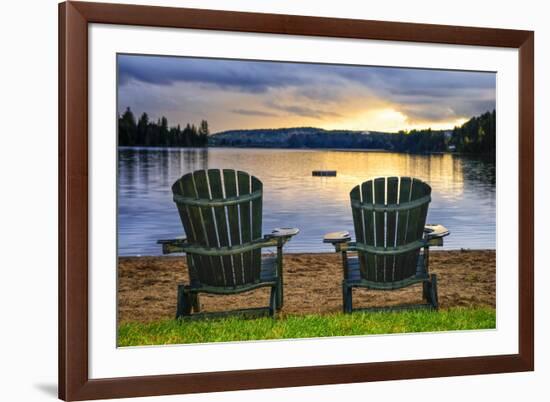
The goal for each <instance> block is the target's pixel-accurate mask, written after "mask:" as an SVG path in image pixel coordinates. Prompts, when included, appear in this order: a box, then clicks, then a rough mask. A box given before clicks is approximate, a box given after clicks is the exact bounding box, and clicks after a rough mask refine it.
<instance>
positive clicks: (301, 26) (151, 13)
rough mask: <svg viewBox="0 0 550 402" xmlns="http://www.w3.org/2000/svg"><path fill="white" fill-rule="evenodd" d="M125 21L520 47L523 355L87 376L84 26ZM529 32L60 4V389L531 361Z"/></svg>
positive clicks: (341, 377)
mask: <svg viewBox="0 0 550 402" xmlns="http://www.w3.org/2000/svg"><path fill="white" fill-rule="evenodd" d="M90 23H102V24H121V25H136V26H153V27H172V28H191V29H206V30H221V31H241V32H258V33H274V34H289V35H308V36H321V37H339V38H356V39H375V40H391V41H408V42H424V43H444V44H458V45H475V46H492V47H507V48H515V49H519V82H518V85H519V102H518V110H519V127H518V130H519V149H518V152H519V183H518V185H519V227H521V228H522V235H521V236H519V260H518V270H519V287H518V292H519V353H518V354H511V355H499V356H478V357H461V358H446V359H430V360H415V361H400V362H379V363H361V364H345V365H326V366H313V367H293V368H277V369H260V370H243V371H229V372H213V373H196V374H173V375H159V376H140V377H124V378H122V377H121V378H106V379H89V376H88V307H89V306H88V24H90ZM533 63H534V33H533V32H532V31H519V30H508V29H489V28H471V27H459V26H444V25H427V24H411V23H396V22H382V21H363V20H344V19H333V18H319V17H305V16H290V15H277V14H256V13H244V12H227V11H214V10H197V9H184V8H168V7H152V6H135V5H120V4H104V3H81V2H66V3H62V4H60V5H59V397H60V398H61V399H64V400H83V399H99V398H115V397H117V398H119V397H137V396H148V395H168V394H178V393H194V392H212V391H228V390H242V389H254V388H276V387H293V386H304V385H320V384H338V383H352V382H364V381H381V380H396V379H410V378H427V377H443V376H457V375H471V374H484V373H504V372H518V371H532V370H533V369H534V296H533V290H534V274H533V258H534V249H533V244H534V229H533V225H534V200H533V197H534V156H533V152H534V133H533V131H534V64H533Z"/></svg>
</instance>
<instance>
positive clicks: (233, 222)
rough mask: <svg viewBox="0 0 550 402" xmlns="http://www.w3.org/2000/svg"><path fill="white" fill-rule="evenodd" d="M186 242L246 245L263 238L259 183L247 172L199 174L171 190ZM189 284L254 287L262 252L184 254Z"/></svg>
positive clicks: (191, 175) (187, 178)
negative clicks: (196, 282) (189, 279)
mask: <svg viewBox="0 0 550 402" xmlns="http://www.w3.org/2000/svg"><path fill="white" fill-rule="evenodd" d="M172 190H173V193H174V201H175V202H176V205H177V207H178V211H179V214H180V218H181V221H182V224H183V227H184V230H185V233H186V235H187V238H188V242H189V243H191V244H196V245H197V246H202V247H209V248H221V247H231V246H236V245H246V244H248V243H250V242H252V241H254V240H258V239H259V238H261V231H262V216H261V215H262V207H261V205H262V193H261V192H262V184H261V182H260V181H259V180H258V179H257V178H255V177H251V176H250V175H249V174H248V173H245V172H236V171H234V170H230V169H224V170H223V172H220V171H219V170H217V169H209V170H197V171H195V172H193V173H189V174H186V175H184V176H183V177H181V178H180V179H179V180H178V181H176V183H174V185H173V187H172ZM187 256H188V262H189V263H190V264H192V265H193V267H191V266H190V276H191V282H192V283H193V281H194V280H195V281H198V282H200V283H201V284H204V285H209V286H218V287H234V286H239V285H247V284H251V283H256V282H258V281H259V279H260V270H261V252H260V250H257V251H256V250H254V251H248V252H243V253H237V254H233V255H224V256H222V255H219V256H199V255H193V254H189V253H188V254H187Z"/></svg>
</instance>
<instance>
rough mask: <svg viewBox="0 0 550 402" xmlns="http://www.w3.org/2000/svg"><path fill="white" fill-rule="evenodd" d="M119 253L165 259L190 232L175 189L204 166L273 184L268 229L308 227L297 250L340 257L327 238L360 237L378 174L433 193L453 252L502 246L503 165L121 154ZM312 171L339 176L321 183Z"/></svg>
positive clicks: (359, 157) (435, 159) (466, 160)
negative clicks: (164, 244)
mask: <svg viewBox="0 0 550 402" xmlns="http://www.w3.org/2000/svg"><path fill="white" fill-rule="evenodd" d="M118 152H119V159H118V171H119V187H118V188H119V192H118V247H119V255H123V256H127V255H159V254H161V249H160V246H159V245H157V244H156V241H157V240H158V239H164V238H172V237H174V236H181V235H183V234H184V233H183V227H182V225H181V222H180V219H179V215H178V212H177V210H176V207H175V204H174V202H173V201H172V193H171V188H170V187H171V185H172V183H173V182H174V181H176V180H177V179H178V178H179V177H180V176H182V175H183V174H185V173H188V172H191V171H193V170H197V169H207V168H209V169H212V168H215V169H222V168H227V169H238V170H243V171H246V172H248V173H250V174H252V175H254V176H256V177H258V178H259V179H260V180H261V181H262V182H263V184H264V195H263V232H264V233H269V232H270V231H271V229H273V228H276V227H288V226H291V227H298V228H300V234H299V235H298V236H296V237H294V239H292V241H291V242H290V243H288V245H287V246H286V248H285V249H286V250H287V251H289V252H319V251H323V252H324V251H333V248H332V247H331V246H330V245H327V244H323V243H322V238H323V235H324V234H325V233H327V232H333V231H338V230H349V231H350V232H351V233H352V234H353V220H352V215H351V208H350V201H349V192H350V190H351V189H352V188H353V187H354V186H355V185H357V184H359V183H361V182H363V181H365V180H367V179H369V178H373V177H378V176H413V177H417V178H419V179H422V180H424V181H426V182H427V183H428V184H430V185H431V187H432V202H431V204H430V207H429V210H428V219H427V222H428V223H440V224H443V225H445V226H446V227H447V228H448V229H449V230H450V231H451V235H450V236H448V237H447V238H445V247H444V248H445V249H460V248H471V249H494V248H495V247H496V246H495V234H496V224H495V221H496V201H495V195H496V192H495V165H494V163H491V162H488V161H484V160H482V159H479V158H471V157H464V156H458V155H451V154H445V155H409V154H399V153H387V152H355V151H349V152H348V151H329V150H301V149H300V150H288V149H250V148H247V149H237V148H209V149H200V148H199V149H194V148H193V149H190V148H183V149H157V148H121V149H119V151H118ZM312 170H337V171H338V174H337V176H336V177H313V176H312V175H311V171H312Z"/></svg>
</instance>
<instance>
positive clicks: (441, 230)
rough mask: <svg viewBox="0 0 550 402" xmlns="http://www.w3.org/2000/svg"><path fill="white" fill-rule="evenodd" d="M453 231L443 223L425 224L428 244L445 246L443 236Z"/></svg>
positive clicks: (425, 237)
mask: <svg viewBox="0 0 550 402" xmlns="http://www.w3.org/2000/svg"><path fill="white" fill-rule="evenodd" d="M450 234H451V232H450V231H449V229H447V228H446V227H445V226H443V225H438V224H427V225H425V226H424V239H425V240H426V241H427V244H428V246H443V238H444V237H445V236H448V235H450Z"/></svg>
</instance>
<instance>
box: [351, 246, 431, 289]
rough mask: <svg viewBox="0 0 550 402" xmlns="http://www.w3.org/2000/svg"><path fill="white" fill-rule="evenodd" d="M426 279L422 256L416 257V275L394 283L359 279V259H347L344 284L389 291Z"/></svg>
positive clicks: (354, 257) (427, 276)
mask: <svg viewBox="0 0 550 402" xmlns="http://www.w3.org/2000/svg"><path fill="white" fill-rule="evenodd" d="M426 279H429V275H428V274H427V273H426V265H425V264H424V256H423V255H422V254H419V255H418V260H417V263H416V275H414V276H412V277H409V278H405V279H402V280H399V281H396V282H373V281H366V280H363V279H362V278H361V271H360V264H359V257H357V256H352V257H348V275H347V280H346V282H347V283H348V284H350V285H356V286H365V287H370V288H373V289H380V290H385V289H388V290H389V289H398V288H401V287H404V286H408V285H410V284H413V283H416V282H422V281H424V280H426Z"/></svg>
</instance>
